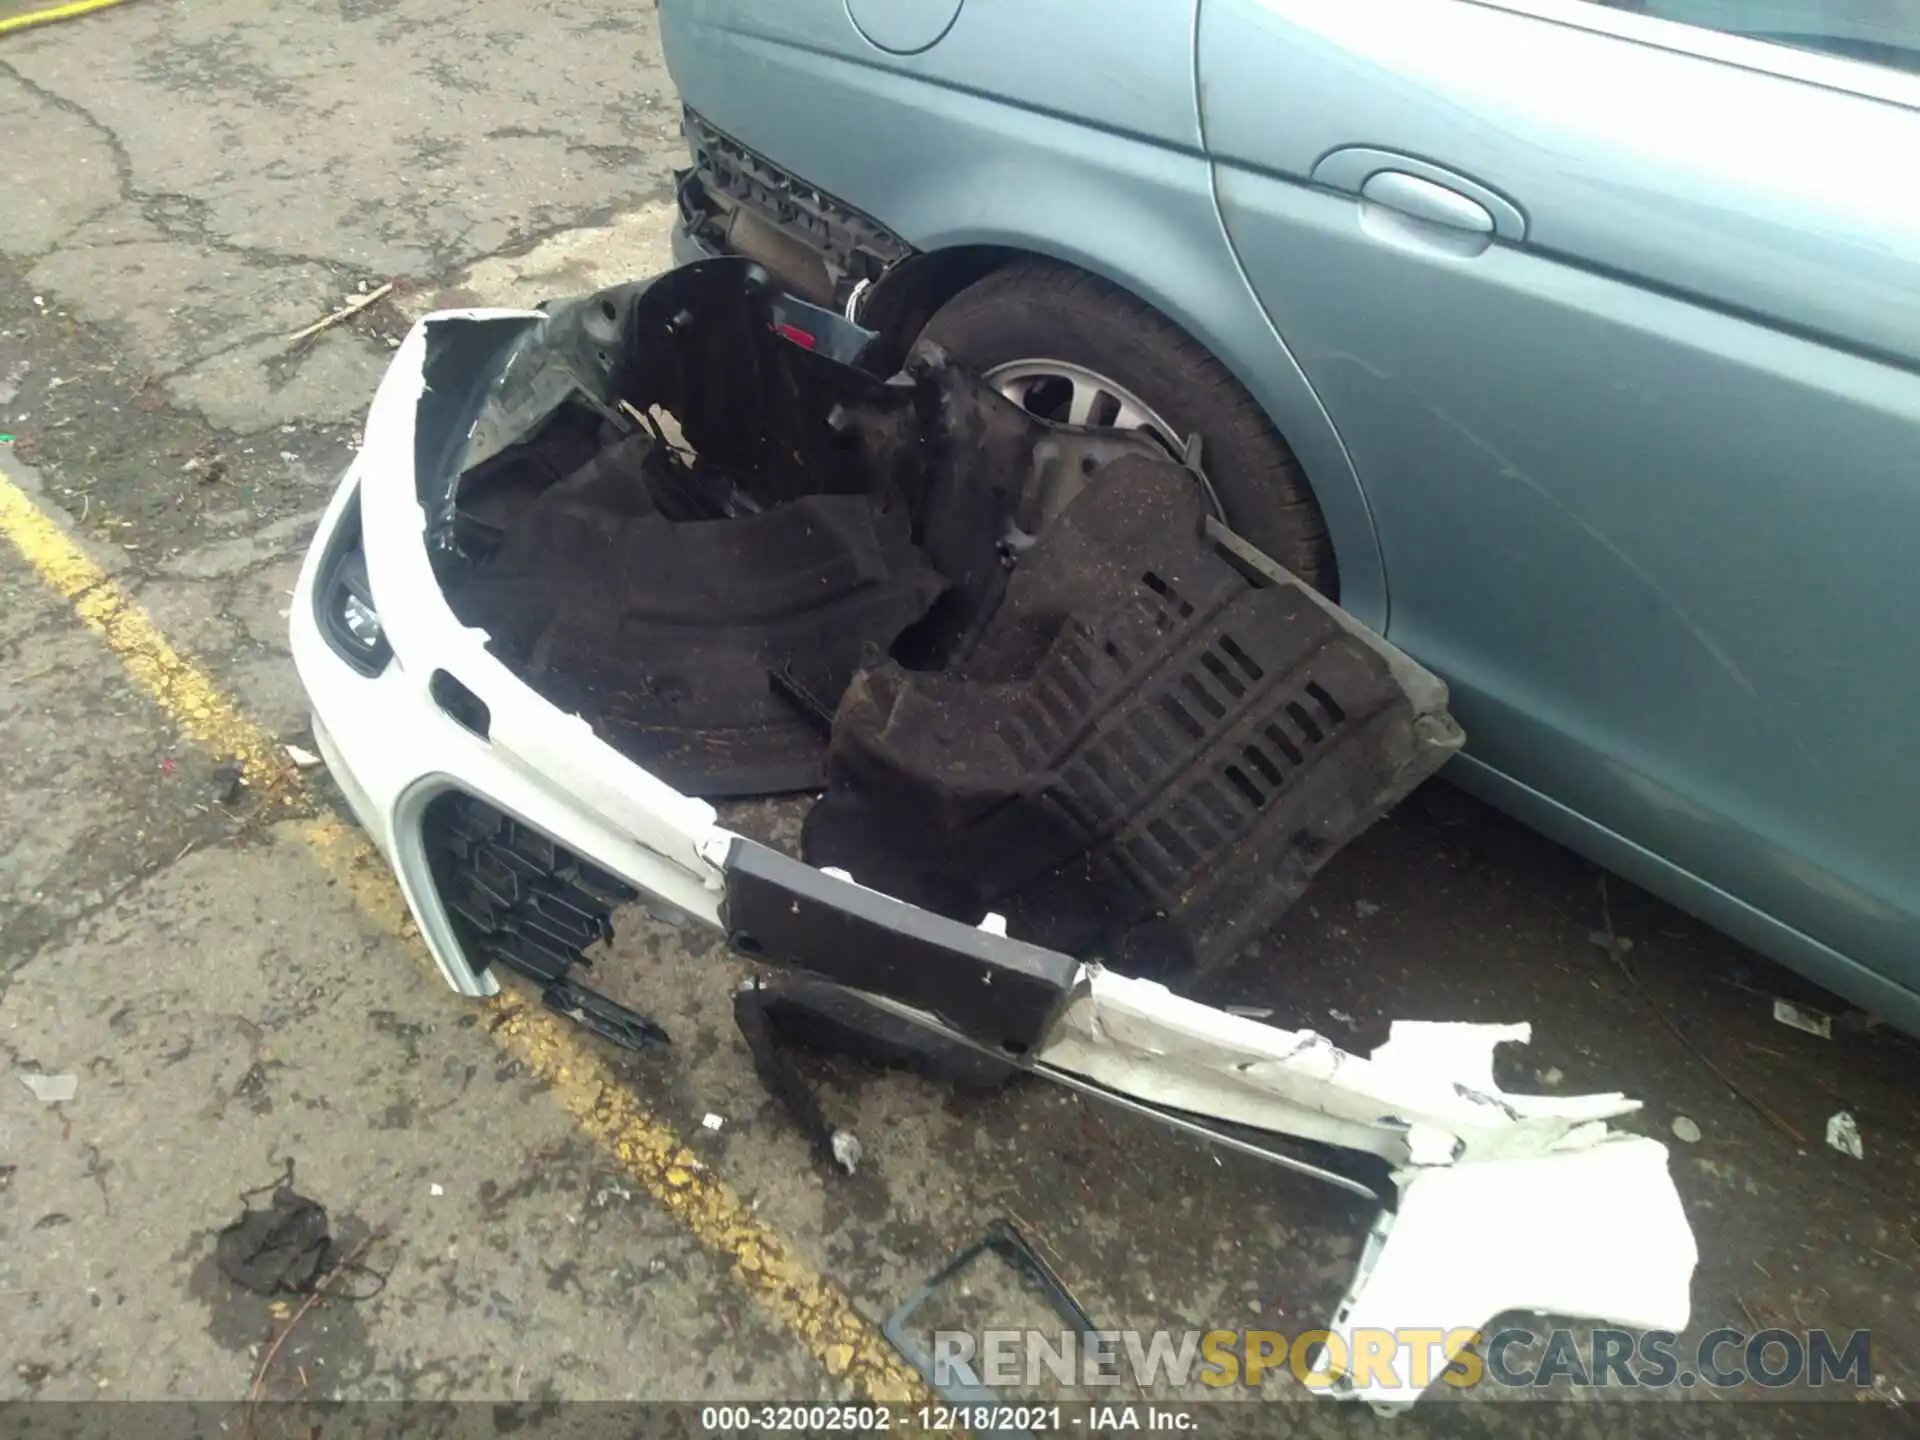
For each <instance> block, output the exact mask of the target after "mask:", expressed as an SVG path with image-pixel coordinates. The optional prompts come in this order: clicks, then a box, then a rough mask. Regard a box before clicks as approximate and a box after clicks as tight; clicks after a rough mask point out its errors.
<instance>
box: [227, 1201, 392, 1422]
mask: <svg viewBox="0 0 1920 1440" xmlns="http://www.w3.org/2000/svg"><path fill="white" fill-rule="evenodd" d="M386 1234H387V1232H386V1231H385V1230H376V1231H374V1232H373V1233H372V1234H371V1235H369V1236H367V1238H366V1239H364V1240H362V1241H361V1242H360V1243H359V1244H358V1245H356V1246H354V1247H353V1252H352V1253H351V1254H349V1255H348V1256H347V1258H346V1259H344V1260H342V1261H341V1262H340V1263H339V1264H338V1265H336V1266H334V1267H333V1269H331V1270H329V1271H328V1272H327V1273H326V1274H325V1275H324V1276H322V1277H321V1279H320V1283H319V1284H318V1285H315V1286H314V1287H313V1291H312V1293H310V1294H309V1295H308V1296H307V1298H306V1299H305V1300H303V1301H302V1302H301V1303H300V1308H299V1309H298V1310H296V1311H294V1312H293V1317H292V1318H291V1319H289V1320H288V1321H287V1323H286V1324H285V1325H283V1326H281V1327H280V1333H279V1334H278V1335H276V1336H274V1337H273V1344H271V1345H269V1346H268V1347H267V1353H266V1354H264V1355H262V1356H261V1357H260V1368H259V1369H257V1370H255V1371H254V1372H253V1388H252V1389H251V1390H249V1391H248V1392H247V1420H246V1425H245V1427H244V1429H243V1431H242V1433H243V1434H246V1435H249V1436H250V1435H252V1434H253V1414H254V1411H255V1410H256V1409H257V1408H258V1407H259V1404H260V1396H261V1393H262V1392H263V1391H264V1390H265V1389H266V1386H267V1372H268V1371H269V1370H271V1369H272V1368H273V1360H274V1357H275V1356H276V1355H278V1354H279V1353H280V1347H281V1346H282V1345H284V1344H286V1343H287V1337H288V1336H289V1335H291V1334H293V1332H294V1331H295V1330H297V1329H298V1328H299V1326H300V1322H301V1321H302V1320H304V1319H305V1318H306V1315H307V1312H308V1311H309V1310H311V1309H313V1307H314V1306H316V1305H318V1304H319V1303H320V1302H321V1301H322V1300H324V1299H326V1298H327V1296H328V1295H329V1294H330V1293H332V1290H333V1286H334V1282H335V1281H336V1280H338V1279H339V1278H340V1277H341V1276H342V1275H345V1274H346V1273H347V1272H348V1271H350V1270H352V1269H353V1268H354V1267H355V1266H357V1265H358V1264H359V1263H360V1262H361V1261H362V1260H364V1259H365V1258H366V1254H367V1251H369V1250H371V1249H372V1248H373V1247H374V1245H375V1244H376V1243H377V1242H379V1241H381V1240H383V1239H385V1238H386Z"/></svg>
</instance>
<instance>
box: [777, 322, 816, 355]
mask: <svg viewBox="0 0 1920 1440" xmlns="http://www.w3.org/2000/svg"><path fill="white" fill-rule="evenodd" d="M773 328H774V329H775V330H776V331H777V332H779V333H780V334H782V335H784V336H786V337H787V339H789V340H791V341H792V342H793V343H794V344H796V345H798V346H799V347H800V348H801V349H802V350H811V349H813V347H814V346H815V345H817V344H819V343H820V342H819V341H817V340H815V339H814V338H813V336H811V335H809V334H808V333H807V332H806V331H804V330H802V329H801V328H800V327H799V326H797V325H788V324H786V323H785V322H782V321H776V322H775V323H774V327H773Z"/></svg>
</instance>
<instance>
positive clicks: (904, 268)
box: [860, 211, 1387, 631]
mask: <svg viewBox="0 0 1920 1440" xmlns="http://www.w3.org/2000/svg"><path fill="white" fill-rule="evenodd" d="M1054 213H1058V212H1054ZM1081 219H1082V223H1081V224H1077V225H1076V226H1075V227H1074V232H1078V234H1077V235H1076V234H1075V233H1073V232H1068V233H1067V234H1064V235H1062V234H1061V233H1060V232H1054V231H1052V230H1049V231H1048V232H1047V233H1046V234H1045V235H1040V234H1034V233H1030V232H1024V231H1018V230H1005V231H1000V232H997V233H992V234H990V235H980V234H978V233H975V234H964V233H962V234H954V235H952V236H951V237H941V238H942V239H945V240H946V241H947V243H940V242H939V241H938V240H936V241H935V243H926V242H925V241H924V240H917V249H916V253H915V254H914V255H913V256H911V257H910V258H909V259H907V260H905V261H902V262H901V263H900V264H899V265H897V266H895V267H894V268H893V269H892V270H890V271H888V272H887V274H886V275H885V276H884V277H882V278H881V280H880V281H879V282H878V283H877V284H876V285H875V286H874V288H873V290H872V291H871V292H869V294H868V296H867V297H866V299H865V302H864V303H863V304H862V306H861V309H860V320H861V323H863V324H865V325H868V326H870V327H872V328H874V329H876V330H880V331H881V332H882V333H884V334H886V335H888V336H889V337H891V348H893V349H894V350H895V351H896V352H897V355H904V352H905V350H906V348H907V347H908V346H910V345H911V344H912V341H913V338H914V336H916V335H918V334H919V332H920V329H921V328H922V327H923V326H924V325H925V324H926V322H927V320H928V318H929V317H931V316H932V314H933V313H934V311H936V310H938V309H939V308H940V307H941V306H942V305H944V304H946V303H947V302H948V301H949V300H951V299H953V298H954V297H955V296H957V295H958V294H960V292H961V291H963V290H965V289H966V288H967V287H969V286H970V285H973V284H975V283H976V282H978V281H980V280H982V279H984V278H985V277H986V276H988V275H990V274H993V273H994V272H996V271H998V270H1002V269H1005V268H1006V267H1008V266H1010V265H1013V264H1016V263H1018V262H1021V261H1024V260H1032V259H1040V260H1050V261H1053V262H1055V263H1057V264H1063V265H1067V266H1070V267H1072V268H1074V269H1077V270H1081V271H1084V272H1085V273H1087V274H1090V275H1094V276H1097V277H1098V278H1100V279H1102V280H1105V281H1106V282H1107V283H1109V284H1111V285H1114V286H1116V287H1118V288H1119V289H1121V290H1124V291H1126V292H1127V293H1128V294H1129V295H1131V296H1132V297H1133V298H1134V299H1135V300H1138V301H1140V302H1141V303H1143V304H1145V305H1147V306H1149V307H1151V308H1152V309H1154V310H1155V311H1157V312H1158V313H1159V314H1160V315H1161V317H1162V318H1164V319H1165V320H1167V321H1168V322H1169V323H1170V324H1172V325H1174V326H1176V327H1177V328H1178V329H1180V330H1182V331H1183V332H1185V333H1186V334H1187V335H1189V336H1190V337H1192V338H1193V339H1194V340H1195V341H1196V342H1197V343H1198V344H1200V345H1202V346H1203V347H1205V348H1206V349H1207V350H1208V351H1209V352H1211V353H1212V354H1213V355H1214V357H1215V358H1216V359H1218V360H1219V361H1220V363H1221V364H1223V365H1224V366H1226V368H1227V370H1228V371H1229V372H1230V373H1231V374H1232V375H1233V376H1234V378H1235V379H1236V380H1238V381H1239V383H1240V385H1241V386H1242V387H1243V388H1244V389H1246V391H1247V392H1248V393H1249V394H1251V395H1252V396H1253V397H1254V399H1255V400H1256V402H1258V404H1259V405H1260V408H1261V411H1262V413H1264V414H1265V416H1266V418H1267V422H1268V423H1269V424H1270V425H1272V426H1273V427H1274V429H1275V431H1277V432H1278V433H1279V435H1280V437H1281V438H1282V439H1283V440H1284V441H1285V442H1286V443H1287V445H1288V447H1289V448H1290V449H1291V450H1292V451H1293V452H1294V455H1295V456H1296V458H1297V459H1298V460H1299V461H1300V465H1301V469H1302V470H1303V472H1304V473H1305V475H1306V477H1307V483H1308V484H1309V485H1311V486H1312V488H1313V493H1314V497H1315V498H1316V499H1317V500H1318V501H1319V503H1320V508H1321V511H1322V513H1323V514H1324V515H1325V517H1326V521H1327V529H1328V534H1329V537H1330V539H1331V542H1332V546H1333V552H1334V563H1335V565H1336V567H1337V571H1338V574H1339V577H1340V598H1341V604H1342V605H1343V606H1344V607H1346V608H1347V609H1348V610H1349V611H1351V612H1352V613H1353V614H1354V615H1355V616H1356V618H1358V619H1360V620H1361V621H1362V622H1363V623H1365V624H1367V625H1370V626H1372V627H1374V628H1375V629H1378V630H1382V631H1384V630H1385V628H1386V622H1387V594H1386V583H1385V574H1384V571H1383V569H1382V565H1381V558H1380V549H1379V542H1378V539H1377V537H1376V535H1375V532H1374V527H1373V517H1372V513H1371V510H1370V508H1369V507H1368V505H1367V503H1366V497H1365V495H1364V493H1363V492H1362V491H1361V488H1360V483H1359V479H1358V477H1357V476H1356V475H1355V473H1354V470H1353V466H1352V463H1351V461H1350V460H1349V458H1348V456H1347V451H1346V446H1345V445H1344V444H1343V443H1342V442H1341V440H1340V437H1339V435H1338V433H1337V431H1336V430H1335V429H1334V426H1333V422H1332V420H1331V418H1330V417H1329V416H1328V415H1327V413H1326V410H1325V409H1324V407H1322V405H1321V404H1320V400H1319V397H1318V395H1317V394H1315V392H1314V390H1313V388H1312V386H1311V385H1310V384H1309V383H1308V382H1307V379H1306V376H1305V375H1304V373H1302V372H1301V370H1300V368H1299V366H1298V365H1297V364H1296V363H1295V362H1294V359H1293V356H1292V353H1291V352H1290V351H1289V350H1288V349H1287V347H1286V345H1285V343H1284V342H1283V341H1282V339H1281V337H1280V336H1279V335H1278V333H1276V332H1275V330H1274V329H1273V326H1272V324H1271V322H1270V321H1269V320H1268V318H1267V315H1266V311H1265V309H1264V308H1263V307H1262V306H1261V305H1260V303H1259V301H1258V300H1257V299H1256V298H1255V296H1254V295H1253V293H1252V291H1251V290H1250V289H1249V288H1248V287H1247V285H1246V282H1245V280H1244V278H1243V277H1242V276H1241V274H1240V271H1239V266H1238V264H1237V262H1236V261H1235V260H1234V259H1233V256H1232V252H1231V250H1230V249H1228V248H1227V246H1226V241H1225V237H1224V234H1222V235H1221V237H1220V241H1219V244H1220V251H1221V252H1222V254H1221V257H1220V260H1221V262H1222V263H1224V266H1225V267H1226V269H1227V271H1228V276H1229V277H1230V278H1225V279H1223V278H1222V277H1221V275H1220V274H1219V269H1220V264H1219V263H1211V264H1205V265H1201V264H1196V263H1195V262H1194V260H1193V259H1191V258H1190V259H1189V261H1188V263H1186V264H1180V263H1177V261H1175V263H1172V264H1169V263H1168V261H1169V260H1173V259H1174V257H1173V256H1171V255H1169V253H1168V252H1167V251H1166V250H1159V249H1156V248H1155V247H1151V246H1147V247H1142V246H1141V245H1140V243H1139V242H1138V241H1137V240H1136V241H1135V242H1134V243H1133V244H1132V246H1131V248H1132V250H1134V251H1135V252H1139V253H1141V254H1142V258H1146V257H1147V256H1151V255H1154V254H1157V255H1159V256H1160V257H1162V258H1161V259H1160V261H1159V263H1158V264H1156V265H1153V266H1151V267H1149V266H1147V265H1142V264H1137V263H1135V261H1134V260H1133V259H1131V258H1129V257H1127V256H1123V255H1118V254H1115V253H1114V251H1113V250H1112V249H1109V248H1108V247H1106V246H1102V245H1089V244H1087V243H1085V240H1084V238H1083V237H1084V236H1085V233H1086V222H1088V221H1091V222H1092V225H1091V228H1092V229H1094V230H1096V231H1098V230H1101V229H1105V230H1109V231H1117V232H1120V233H1122V234H1125V233H1128V232H1130V230H1131V227H1128V226H1126V225H1123V224H1112V225H1108V226H1104V227H1102V226H1100V225H1099V224H1098V221H1097V218H1096V217H1092V216H1087V215H1086V214H1085V212H1084V211H1082V212H1081ZM1132 233H1134V234H1136V235H1137V232H1132ZM1075 238H1082V243H1080V244H1075V243H1073V240H1074V239H1075ZM1207 258H1208V259H1211V258H1212V257H1207ZM1203 269H1205V270H1212V271H1213V272H1214V273H1213V274H1211V275H1206V274H1202V273H1200V272H1201V271H1202V270H1203ZM1150 271H1151V272H1152V273H1154V274H1159V273H1161V272H1166V271H1172V272H1175V273H1172V274H1171V275H1168V276H1167V277H1166V280H1167V283H1155V281H1154V280H1152V279H1149V278H1148V276H1149V272H1150ZM1222 292H1224V293H1222Z"/></svg>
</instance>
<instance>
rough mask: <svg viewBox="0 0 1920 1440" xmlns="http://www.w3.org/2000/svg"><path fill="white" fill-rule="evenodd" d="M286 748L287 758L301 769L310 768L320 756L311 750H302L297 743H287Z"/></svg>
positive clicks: (318, 761) (317, 761)
mask: <svg viewBox="0 0 1920 1440" xmlns="http://www.w3.org/2000/svg"><path fill="white" fill-rule="evenodd" d="M286 749H287V758H288V759H289V760H291V761H293V763H294V764H295V765H297V766H299V767H300V768H301V769H302V770H311V769H312V768H313V767H314V766H316V765H318V764H319V763H320V757H319V756H318V755H316V754H314V753H313V752H312V751H311V750H302V749H301V748H300V747H299V746H298V745H289V746H287V747H286Z"/></svg>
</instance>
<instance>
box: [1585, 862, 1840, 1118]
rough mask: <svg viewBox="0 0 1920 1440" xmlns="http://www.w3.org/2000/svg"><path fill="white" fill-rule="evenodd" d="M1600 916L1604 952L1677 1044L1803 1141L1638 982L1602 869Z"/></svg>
mask: <svg viewBox="0 0 1920 1440" xmlns="http://www.w3.org/2000/svg"><path fill="white" fill-rule="evenodd" d="M1600 918H1601V922H1602V923H1603V924H1604V925H1605V926H1606V934H1607V951H1608V953H1609V954H1611V955H1612V956H1613V963H1614V964H1616V965H1618V966H1619V967H1620V973H1621V974H1622V975H1624V976H1626V977H1627V983H1628V984H1629V985H1631V986H1633V988H1634V990H1635V991H1636V992H1637V993H1638V994H1639V996H1640V998H1641V1000H1643V1001H1645V1002H1646V1006H1647V1008H1648V1009H1649V1010H1651V1011H1653V1013H1654V1015H1655V1016H1656V1017H1657V1018H1658V1019H1659V1021H1660V1023H1661V1024H1662V1025H1664V1026H1666V1027H1667V1033H1668V1034H1670V1035H1672V1036H1673V1038H1674V1039H1676V1040H1678V1041H1679V1042H1680V1044H1681V1045H1682V1046H1683V1047H1685V1049H1686V1050H1687V1051H1688V1052H1689V1053H1691V1054H1692V1056H1693V1058H1694V1059H1696V1060H1698V1061H1699V1062H1700V1063H1701V1064H1702V1065H1704V1066H1706V1067H1707V1069H1708V1070H1710V1071H1711V1072H1712V1073H1713V1076H1714V1078H1715V1079H1716V1080H1718V1081H1719V1082H1720V1083H1721V1084H1722V1085H1724V1086H1726V1087H1727V1089H1728V1090H1730V1091H1732V1092H1733V1096H1734V1098H1735V1099H1736V1100H1740V1101H1743V1102H1744V1103H1745V1104H1747V1105H1748V1106H1750V1107H1751V1108H1752V1109H1753V1110H1754V1111H1755V1112H1757V1113H1758V1114H1759V1115H1760V1116H1762V1117H1763V1118H1764V1119H1766V1120H1768V1121H1770V1122H1771V1123H1772V1124H1773V1125H1774V1126H1775V1127H1776V1128H1778V1129H1779V1131H1780V1133H1781V1134H1783V1135H1785V1136H1786V1137H1787V1138H1788V1139H1789V1140H1791V1141H1793V1143H1794V1144H1796V1145H1804V1144H1806V1143H1807V1137H1806V1136H1804V1135H1802V1134H1801V1133H1800V1132H1799V1131H1798V1130H1796V1129H1794V1127H1793V1126H1792V1125H1790V1124H1788V1123H1787V1122H1786V1121H1785V1120H1783V1119H1782V1118H1781V1117H1780V1115H1779V1113H1778V1112H1777V1111H1775V1110H1774V1108H1773V1107H1772V1106H1771V1105H1768V1104H1767V1103H1766V1101H1764V1100H1762V1099H1760V1098H1759V1097H1758V1096H1756V1095H1751V1094H1749V1093H1747V1091H1745V1090H1743V1089H1742V1088H1741V1087H1740V1085H1739V1083H1738V1082H1737V1081H1735V1080H1734V1078H1733V1077H1732V1076H1731V1075H1729V1074H1727V1072H1726V1071H1724V1070H1722V1069H1721V1068H1720V1067H1719V1066H1718V1065H1717V1064H1715V1063H1714V1060H1713V1057H1712V1056H1710V1055H1708V1054H1707V1053H1706V1052H1705V1051H1704V1050H1702V1049H1701V1048H1700V1047H1699V1046H1698V1045H1696V1044H1694V1043H1693V1041H1691V1040H1689V1039H1688V1038H1687V1034H1686V1032H1685V1031H1684V1030H1682V1029H1681V1028H1680V1027H1679V1026H1678V1025H1676V1024H1674V1022H1673V1017H1672V1016H1671V1015H1669V1014H1667V1012H1666V1010H1665V1008H1664V1007H1662V1006H1661V1004H1660V1002H1659V1001H1658V1000H1655V999H1654V998H1653V996H1652V995H1650V994H1648V993H1647V987H1646V986H1644V985H1642V984H1641V983H1640V977H1639V976H1638V975H1636V974H1634V973H1633V967H1632V966H1631V965H1629V964H1628V963H1627V957H1626V955H1625V954H1623V953H1622V951H1621V947H1620V944H1619V937H1618V936H1617V935H1615V934H1614V932H1613V902H1612V900H1610V899H1609V898H1608V896H1607V875H1606V872H1605V871H1604V870H1603V871H1601V872H1600Z"/></svg>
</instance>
